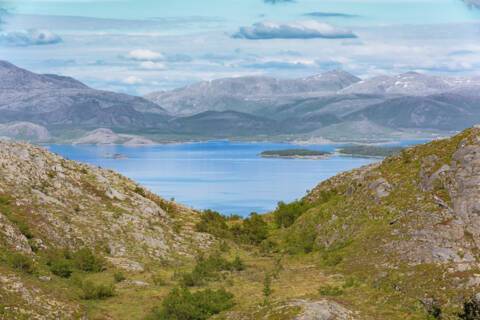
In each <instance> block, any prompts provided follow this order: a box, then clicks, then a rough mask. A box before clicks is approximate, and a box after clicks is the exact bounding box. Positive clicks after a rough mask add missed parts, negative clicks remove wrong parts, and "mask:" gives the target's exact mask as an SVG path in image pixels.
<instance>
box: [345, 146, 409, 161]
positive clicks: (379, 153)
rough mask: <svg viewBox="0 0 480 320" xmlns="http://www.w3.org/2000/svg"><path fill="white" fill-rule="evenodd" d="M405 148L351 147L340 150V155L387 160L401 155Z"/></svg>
mask: <svg viewBox="0 0 480 320" xmlns="http://www.w3.org/2000/svg"><path fill="white" fill-rule="evenodd" d="M403 149H404V148H403V147H392V146H370V145H351V146H346V147H343V148H341V149H339V150H338V153H340V154H343V155H349V156H357V157H376V158H385V157H389V156H393V155H396V154H399V153H400V152H401V151H402V150H403Z"/></svg>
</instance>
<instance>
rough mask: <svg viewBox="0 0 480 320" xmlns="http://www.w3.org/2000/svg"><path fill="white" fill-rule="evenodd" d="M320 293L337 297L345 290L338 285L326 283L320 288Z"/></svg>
mask: <svg viewBox="0 0 480 320" xmlns="http://www.w3.org/2000/svg"><path fill="white" fill-rule="evenodd" d="M318 293H320V294H321V295H322V296H327V297H336V296H340V295H342V294H343V290H342V289H341V288H339V287H336V286H331V285H325V286H322V287H320V289H318Z"/></svg>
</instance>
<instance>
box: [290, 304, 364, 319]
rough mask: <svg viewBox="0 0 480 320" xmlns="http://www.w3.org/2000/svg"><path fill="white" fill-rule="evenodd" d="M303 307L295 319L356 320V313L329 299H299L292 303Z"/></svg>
mask: <svg viewBox="0 0 480 320" xmlns="http://www.w3.org/2000/svg"><path fill="white" fill-rule="evenodd" d="M291 304H292V305H293V306H297V307H300V308H301V310H302V311H301V313H300V315H298V316H297V317H296V318H295V320H354V319H355V317H354V314H353V313H352V312H351V311H350V310H348V309H346V308H345V307H343V306H342V305H340V304H338V303H336V302H334V301H329V300H320V301H306V300H297V301H294V302H292V303H291Z"/></svg>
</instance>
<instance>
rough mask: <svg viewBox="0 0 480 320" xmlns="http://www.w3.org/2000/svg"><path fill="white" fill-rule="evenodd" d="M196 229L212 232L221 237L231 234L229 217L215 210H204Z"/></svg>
mask: <svg viewBox="0 0 480 320" xmlns="http://www.w3.org/2000/svg"><path fill="white" fill-rule="evenodd" d="M196 230H197V231H198V232H205V233H210V234H211V235H214V236H216V237H218V238H220V239H225V238H228V237H230V236H231V233H230V230H229V228H228V225H227V218H226V217H225V216H223V215H221V214H220V213H219V212H216V211H213V210H205V211H203V212H202V215H201V217H200V222H198V223H197V225H196Z"/></svg>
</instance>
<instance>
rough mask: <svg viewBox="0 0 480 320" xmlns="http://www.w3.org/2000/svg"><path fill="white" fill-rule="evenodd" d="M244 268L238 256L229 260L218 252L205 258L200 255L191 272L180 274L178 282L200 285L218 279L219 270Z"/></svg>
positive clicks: (190, 285) (185, 284)
mask: <svg viewBox="0 0 480 320" xmlns="http://www.w3.org/2000/svg"><path fill="white" fill-rule="evenodd" d="M244 268H245V266H244V264H243V261H242V260H241V259H240V258H239V257H237V258H235V260H233V261H232V262H230V261H227V260H226V259H225V258H223V257H222V256H221V255H220V254H218V253H215V254H212V255H210V256H209V257H207V258H204V257H203V256H200V257H198V258H197V263H196V265H195V267H194V268H193V270H192V272H190V273H184V274H182V275H181V279H180V282H181V284H182V285H183V286H186V287H194V286H200V285H203V284H205V282H207V281H209V280H216V279H218V273H219V272H221V271H241V270H243V269H244Z"/></svg>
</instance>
